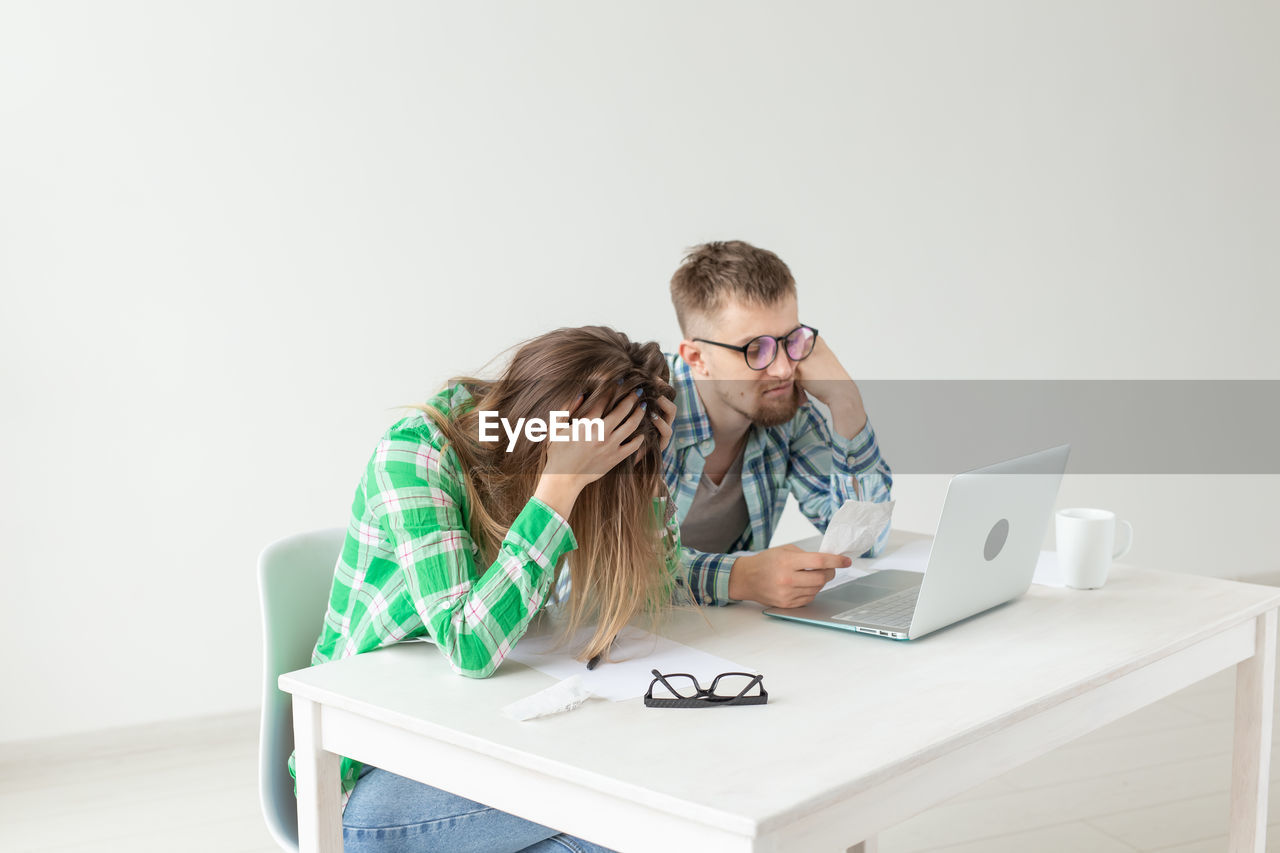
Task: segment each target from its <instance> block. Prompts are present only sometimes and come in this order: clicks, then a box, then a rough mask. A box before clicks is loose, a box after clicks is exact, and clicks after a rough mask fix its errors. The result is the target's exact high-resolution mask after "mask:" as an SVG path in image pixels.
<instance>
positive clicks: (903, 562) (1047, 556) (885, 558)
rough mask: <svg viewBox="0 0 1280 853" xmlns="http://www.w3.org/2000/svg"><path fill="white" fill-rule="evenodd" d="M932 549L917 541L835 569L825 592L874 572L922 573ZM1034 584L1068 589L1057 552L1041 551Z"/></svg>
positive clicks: (928, 541) (930, 543)
mask: <svg viewBox="0 0 1280 853" xmlns="http://www.w3.org/2000/svg"><path fill="white" fill-rule="evenodd" d="M932 547H933V539H915V540H912V541H911V542H908V543H906V544H905V545H903V546H902V547H900V548H895V549H894V550H892V551H889V552H888V553H885V554H882V555H881V556H879V557H873V558H871V559H869V560H854V561H853V565H852V566H850V567H849V568H847V569H836V576H835V577H834V578H833V579H832V580H831V583H829V584H827V585H826V587H824V589H830V588H832V587H835V586H839V585H840V584H842V583H847V582H849V581H851V580H853V579H854V578H860V577H863V576H864V575H868V574H870V573H871V572H878V571H881V570H883V569H897V570H899V571H904V572H923V571H924V570H925V566H926V565H927V564H928V562H929V549H931V548H932ZM1031 582H1032V583H1038V584H1040V585H1042V586H1060V587H1065V586H1066V583H1065V582H1064V581H1063V580H1062V570H1061V569H1060V568H1059V567H1058V554H1057V552H1055V551H1041V552H1040V557H1039V559H1038V560H1037V561H1036V571H1035V574H1034V575H1033V576H1032V578H1031Z"/></svg>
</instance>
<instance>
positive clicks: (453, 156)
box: [0, 0, 1280, 740]
mask: <svg viewBox="0 0 1280 853" xmlns="http://www.w3.org/2000/svg"><path fill="white" fill-rule="evenodd" d="M1278 10H1280V6H1278V5H1277V4H1276V3H1274V2H1265V3H1264V2H1242V1H1241V0H1230V2H1208V0H1205V2H1199V3H1188V2H1154V0H1153V1H1152V2H1141V3H1112V2H1091V3H1026V2H1016V1H1014V0H1011V2H983V3H975V2H945V3H942V2H940V3H931V4H924V3H910V4H908V3H889V2H886V3H881V4H845V3H829V4H827V3H814V2H808V3H789V4H786V5H785V6H784V5H783V4H764V3H741V2H724V3H708V2H703V3H684V2H682V3H653V2H646V3H644V4H640V3H633V4H626V5H623V4H602V3H592V2H585V0H583V2H573V3H564V2H561V3H547V2H543V3H536V4H535V3H525V2H507V3H484V4H464V3H456V4H440V3H417V2H414V3H378V4H359V5H356V4H339V3H332V2H330V3H313V2H308V3H269V4H264V3H247V2H234V3H205V4H199V5H197V4H191V3H184V4H173V3H161V2H155V3H125V2H121V3H113V4H94V3H81V4H72V3H49V2H44V3H39V4H36V3H30V4H21V5H20V4H6V5H5V6H4V7H3V8H2V10H0V122H3V127H2V128H0V286H2V287H3V303H0V304H2V306H3V307H2V308H0V380H2V382H3V385H2V386H0V391H2V393H3V401H4V402H3V408H2V409H0V412H2V414H0V418H2V420H0V425H2V429H3V436H2V444H0V447H2V450H0V464H2V466H3V467H2V468H0V477H2V479H3V483H4V492H3V497H2V498H0V500H2V501H3V504H2V505H0V519H3V525H4V527H3V533H4V540H5V545H4V548H3V557H0V571H3V577H4V585H3V589H4V593H3V596H0V602H3V613H4V617H3V619H2V620H0V643H2V644H3V648H4V649H5V652H6V654H5V663H4V670H3V672H4V680H5V682H6V683H5V687H4V690H3V691H0V695H2V696H3V698H0V740H16V739H22V738H30V737H39V736H46V735H55V734H61V733H66V732H71V731H77V730H86V729H93V728H97V727H105V726H112V725H121V724H129V723H138V722H143V721H148V720H156V719H163V718H170V717H180V716H186V715H196V714H202V713H213V712H221V711H228V710H234V709H244V708H250V707H253V706H254V705H255V704H256V702H257V691H258V686H259V678H260V673H259V657H258V656H259V640H260V637H259V628H258V614H257V602H256V599H255V595H256V593H255V587H254V579H253V578H254V565H255V558H256V555H257V553H258V551H259V550H260V549H261V548H262V546H263V545H265V544H266V543H268V542H270V541H272V540H273V539H275V538H277V537H280V536H283V535H286V534H289V533H292V532H295V531H298V530H302V529H307V528H313V527H321V526H330V525H338V524H342V523H344V522H345V515H346V512H347V508H348V506H349V501H350V498H351V495H352V491H353V489H354V486H355V484H356V482H357V480H358V477H359V472H360V469H361V467H362V465H363V463H364V461H365V458H366V455H367V453H368V452H369V451H370V449H371V448H372V446H373V443H374V442H375V440H376V439H377V436H378V434H379V433H380V431H381V430H382V428H383V427H384V426H385V424H387V423H388V422H389V421H390V420H392V419H393V417H394V413H393V412H392V411H391V410H390V407H392V406H395V405H398V404H402V403H407V402H412V401H415V400H420V399H421V398H422V397H423V395H424V394H425V393H427V392H428V391H430V390H432V389H433V388H434V387H436V386H437V385H438V383H439V382H440V381H441V380H443V379H444V378H445V377H447V376H448V375H450V374H451V373H453V372H456V371H462V370H474V369H477V368H478V367H480V366H481V364H482V363H483V362H484V361H485V360H486V359H487V358H489V357H490V356H491V355H493V354H494V353H496V352H497V351H498V350H499V349H502V348H504V347H506V346H507V345H509V344H511V343H513V342H515V341H517V340H519V339H522V338H525V337H528V336H530V335H533V334H536V333H539V332H542V331H545V330H547V329H549V328H553V327H555V326H558V325H573V324H582V323H591V322H598V323H608V324H612V325H616V326H618V327H620V328H623V329H625V330H626V331H628V332H630V333H632V334H633V335H634V336H636V337H641V338H657V339H659V340H661V341H663V342H664V343H665V344H671V343H673V342H674V341H675V339H676V328H675V323H674V319H673V317H672V314H671V311H670V308H669V305H668V303H667V301H666V296H665V286H666V282H667V280H668V278H669V276H670V274H671V272H672V270H673V269H674V267H675V266H676V264H677V263H678V261H679V258H680V256H681V250H682V249H683V248H684V247H686V246H688V245H691V244H693V243H696V242H700V241H703V240H707V239H716V238H734V237H739V238H743V239H747V240H750V241H753V242H756V243H758V244H760V245H763V246H766V247H769V248H772V249H774V250H775V251H777V252H778V253H779V254H780V255H781V256H782V257H783V258H784V259H786V260H787V261H788V262H789V263H790V265H791V267H792V269H793V271H794V272H795V274H796V276H797V278H798V280H799V283H800V287H801V311H802V316H803V317H804V318H805V319H807V320H809V321H810V322H814V323H815V324H816V325H819V326H820V328H821V329H822V331H823V334H824V335H826V336H828V337H829V339H830V340H831V341H832V342H833V345H834V346H835V348H836V350H837V352H838V354H839V355H840V356H841V357H842V358H843V359H844V360H845V363H846V364H847V365H848V366H849V368H850V369H851V371H852V372H853V373H854V375H855V376H861V377H866V378H881V379H888V378H961V377H964V378H1005V377H1021V378H1036V377H1044V378H1104V377H1124V378H1270V379H1276V378H1280V348H1278V347H1277V346H1276V344H1275V343H1274V339H1273V338H1272V337H1271V336H1270V335H1269V334H1268V333H1269V331H1270V329H1271V327H1272V325H1273V324H1274V318H1275V316H1276V315H1277V313H1280V295H1278V290H1277V288H1276V283H1277V280H1278V278H1280V276H1278V275H1277V274H1278V273H1280V250H1278V249H1277V246H1278V245H1280V241H1277V239H1276V237H1277V234H1280V202H1278V201H1277V199H1280V167H1278V166H1277V158H1276V156H1275V152H1276V151H1280V51H1276V50H1275V35H1276V33H1277V32H1280V11H1278ZM1188 405H1189V407H1192V408H1193V407H1194V401H1188ZM872 417H873V418H874V412H873V413H872ZM938 428H939V429H945V428H946V425H945V424H939V426H938ZM890 461H892V460H890ZM944 485H945V478H944V477H905V478H901V479H900V486H899V492H898V497H899V499H900V507H899V513H898V519H897V521H898V523H900V524H902V525H904V526H908V527H916V528H922V527H927V526H928V525H930V524H932V523H933V521H934V520H935V519H936V515H937V511H938V508H939V506H940V502H941V494H942V488H943V486H944ZM1276 486H1277V478H1275V477H1266V478H1262V477H1254V478H1249V477H1236V478H1228V477H1217V478H1204V477H1201V478H1191V477H1163V478H1158V477H1145V478H1143V477H1124V478H1119V477H1088V478H1073V479H1072V480H1071V481H1070V482H1068V483H1067V484H1066V485H1065V486H1064V490H1063V499H1064V500H1063V503H1064V504H1065V503H1088V504H1099V505H1106V506H1111V507H1114V508H1116V509H1117V510H1119V511H1120V512H1121V513H1122V514H1127V515H1129V516H1130V517H1132V518H1133V519H1134V520H1135V523H1136V526H1137V527H1138V541H1137V545H1136V546H1135V548H1134V550H1133V552H1132V555H1131V560H1132V562H1134V563H1138V564H1142V565H1151V566H1165V567H1169V568H1174V569H1178V570H1185V571H1203V572H1208V573H1213V574H1224V575H1231V574H1240V573H1250V572H1261V571H1275V570H1277V569H1280V561H1278V560H1277V557H1276V556H1275V549H1274V547H1273V546H1272V538H1271V527H1272V519H1273V518H1274V515H1275V511H1276V509H1277V508H1278V507H1280V501H1278V500H1277V498H1276V497H1275V488H1276ZM1202 518H1203V519H1204V522H1203V523H1200V522H1199V521H1198V520H1199V519H1202ZM1193 522H1194V523H1193Z"/></svg>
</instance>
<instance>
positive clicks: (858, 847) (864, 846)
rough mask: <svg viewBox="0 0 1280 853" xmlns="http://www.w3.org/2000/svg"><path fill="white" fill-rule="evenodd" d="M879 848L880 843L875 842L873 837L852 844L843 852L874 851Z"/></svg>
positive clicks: (859, 852)
mask: <svg viewBox="0 0 1280 853" xmlns="http://www.w3.org/2000/svg"><path fill="white" fill-rule="evenodd" d="M879 849H880V845H879V844H877V843H876V840H875V838H868V839H867V840H866V841H863V842H862V843H861V844H855V845H853V846H852V847H850V848H849V849H848V850H846V851H845V853H876V851H878V850H879Z"/></svg>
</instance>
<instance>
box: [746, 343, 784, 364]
mask: <svg viewBox="0 0 1280 853" xmlns="http://www.w3.org/2000/svg"><path fill="white" fill-rule="evenodd" d="M777 353H778V342H777V341H776V340H774V339H773V338H769V337H759V338H753V339H752V340H751V342H750V343H748V344H747V364H748V365H749V366H750V367H751V368H752V369H754V370H764V369H765V368H766V367H768V366H769V365H770V364H773V357H774V356H775V355H777Z"/></svg>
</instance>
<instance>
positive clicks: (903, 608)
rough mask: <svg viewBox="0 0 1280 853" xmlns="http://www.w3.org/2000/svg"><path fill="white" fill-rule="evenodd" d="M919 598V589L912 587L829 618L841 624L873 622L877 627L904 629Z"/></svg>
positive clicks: (909, 622) (909, 621)
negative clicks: (899, 627)
mask: <svg viewBox="0 0 1280 853" xmlns="http://www.w3.org/2000/svg"><path fill="white" fill-rule="evenodd" d="M919 597H920V587H918V586H913V587H910V588H909V589H904V590H902V591H901V592H895V593H893V594H892V595H887V596H885V597H884V598H878V599H876V600H875V601H872V602H871V603H869V604H860V605H858V606H857V607H855V608H853V609H852V610H846V611H844V612H843V613H837V614H836V615H835V616H832V617H831V618H832V619H838V620H839V621H841V622H873V623H875V624H877V625H886V626H891V627H898V626H901V627H904V628H905V627H907V626H909V625H910V624H911V615H912V614H913V613H915V609H916V599H918V598H919Z"/></svg>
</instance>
